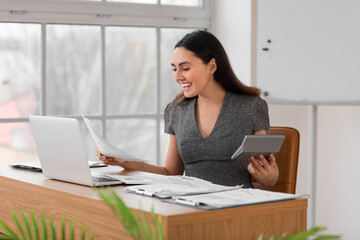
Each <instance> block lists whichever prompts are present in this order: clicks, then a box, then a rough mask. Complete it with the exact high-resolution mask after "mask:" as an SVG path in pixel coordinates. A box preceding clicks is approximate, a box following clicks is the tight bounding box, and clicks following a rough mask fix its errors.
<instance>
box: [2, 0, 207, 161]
mask: <svg viewBox="0 0 360 240" xmlns="http://www.w3.org/2000/svg"><path fill="white" fill-rule="evenodd" d="M210 4H211V1H210V0H203V6H202V7H187V6H170V5H161V4H159V1H158V3H157V4H134V3H118V2H104V1H103V2H91V1H70V0H61V1H60V0H54V1H50V0H0V22H11V23H35V24H40V25H41V48H42V49H41V50H42V53H41V58H42V60H41V94H42V98H41V101H40V102H41V104H40V115H44V116H46V115H47V112H46V103H47V100H46V82H47V79H46V27H47V24H75V25H97V26H100V27H101V49H102V55H101V61H102V63H101V64H102V66H101V67H102V79H101V88H102V89H101V91H102V99H101V101H102V103H101V108H102V109H101V114H100V115H93V116H87V117H88V118H89V119H94V120H101V123H102V134H103V136H104V137H105V138H106V120H114V119H129V118H136V119H154V120H155V121H156V129H155V131H156V162H155V164H157V165H160V164H161V155H162V154H161V145H160V144H161V132H162V129H161V125H162V122H161V121H162V120H163V112H162V111H163V109H160V108H161V79H160V78H161V76H160V75H161V68H162V66H161V65H160V61H161V59H160V58H161V54H160V47H161V42H160V41H161V28H189V29H210V28H211V11H210ZM107 26H124V27H151V28H155V29H156V62H157V63H156V112H155V113H152V114H124V115H108V114H107V113H106V95H105V94H106V92H105V91H106V65H105V64H106V62H105V59H106V55H105V54H106V51H105V47H106V46H105V43H106V39H105V38H106V35H105V28H106V27H107ZM66 117H74V118H78V119H80V118H81V116H69V115H67V116H66ZM13 122H28V118H27V117H24V118H0V123H13Z"/></svg>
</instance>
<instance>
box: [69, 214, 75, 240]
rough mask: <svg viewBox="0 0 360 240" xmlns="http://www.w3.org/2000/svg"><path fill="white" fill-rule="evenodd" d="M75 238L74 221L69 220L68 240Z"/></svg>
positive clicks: (72, 219)
mask: <svg viewBox="0 0 360 240" xmlns="http://www.w3.org/2000/svg"><path fill="white" fill-rule="evenodd" d="M74 238H75V220H74V218H71V220H70V240H74Z"/></svg>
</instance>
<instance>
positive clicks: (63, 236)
mask: <svg viewBox="0 0 360 240" xmlns="http://www.w3.org/2000/svg"><path fill="white" fill-rule="evenodd" d="M61 240H65V217H64V216H62V217H61Z"/></svg>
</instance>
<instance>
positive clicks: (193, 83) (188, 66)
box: [171, 47, 215, 98]
mask: <svg viewBox="0 0 360 240" xmlns="http://www.w3.org/2000/svg"><path fill="white" fill-rule="evenodd" d="M213 60H214V61H213ZM213 60H212V61H213V62H215V59H213ZM212 61H210V62H209V63H208V64H204V63H203V62H202V60H201V59H200V58H198V57H196V56H195V55H194V53H193V52H191V51H189V50H187V49H186V48H184V47H178V48H175V50H174V53H173V58H172V62H171V66H172V71H173V76H174V79H175V81H176V82H177V83H179V84H180V86H181V88H182V90H183V91H184V96H185V97H187V98H191V97H195V96H197V95H199V94H200V95H201V94H202V93H204V91H206V89H207V87H208V86H209V83H210V82H211V81H213V80H214V77H213V74H214V71H213V69H212V67H211V65H212V64H211V63H212Z"/></svg>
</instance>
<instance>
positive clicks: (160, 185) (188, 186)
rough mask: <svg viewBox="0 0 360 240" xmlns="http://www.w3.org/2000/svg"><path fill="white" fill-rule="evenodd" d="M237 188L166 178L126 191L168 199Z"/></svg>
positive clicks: (176, 177) (184, 177) (200, 180)
mask: <svg viewBox="0 0 360 240" xmlns="http://www.w3.org/2000/svg"><path fill="white" fill-rule="evenodd" d="M237 188H240V186H236V187H227V186H222V185H218V184H213V183H211V182H208V181H205V180H202V179H199V178H194V177H186V176H168V177H167V178H165V179H164V181H163V182H157V183H154V184H150V185H139V186H130V187H127V188H126V190H127V191H129V192H134V193H138V194H143V195H148V196H156V197H159V198H170V197H172V196H184V195H192V194H201V193H211V192H219V191H228V190H232V189H237Z"/></svg>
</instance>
